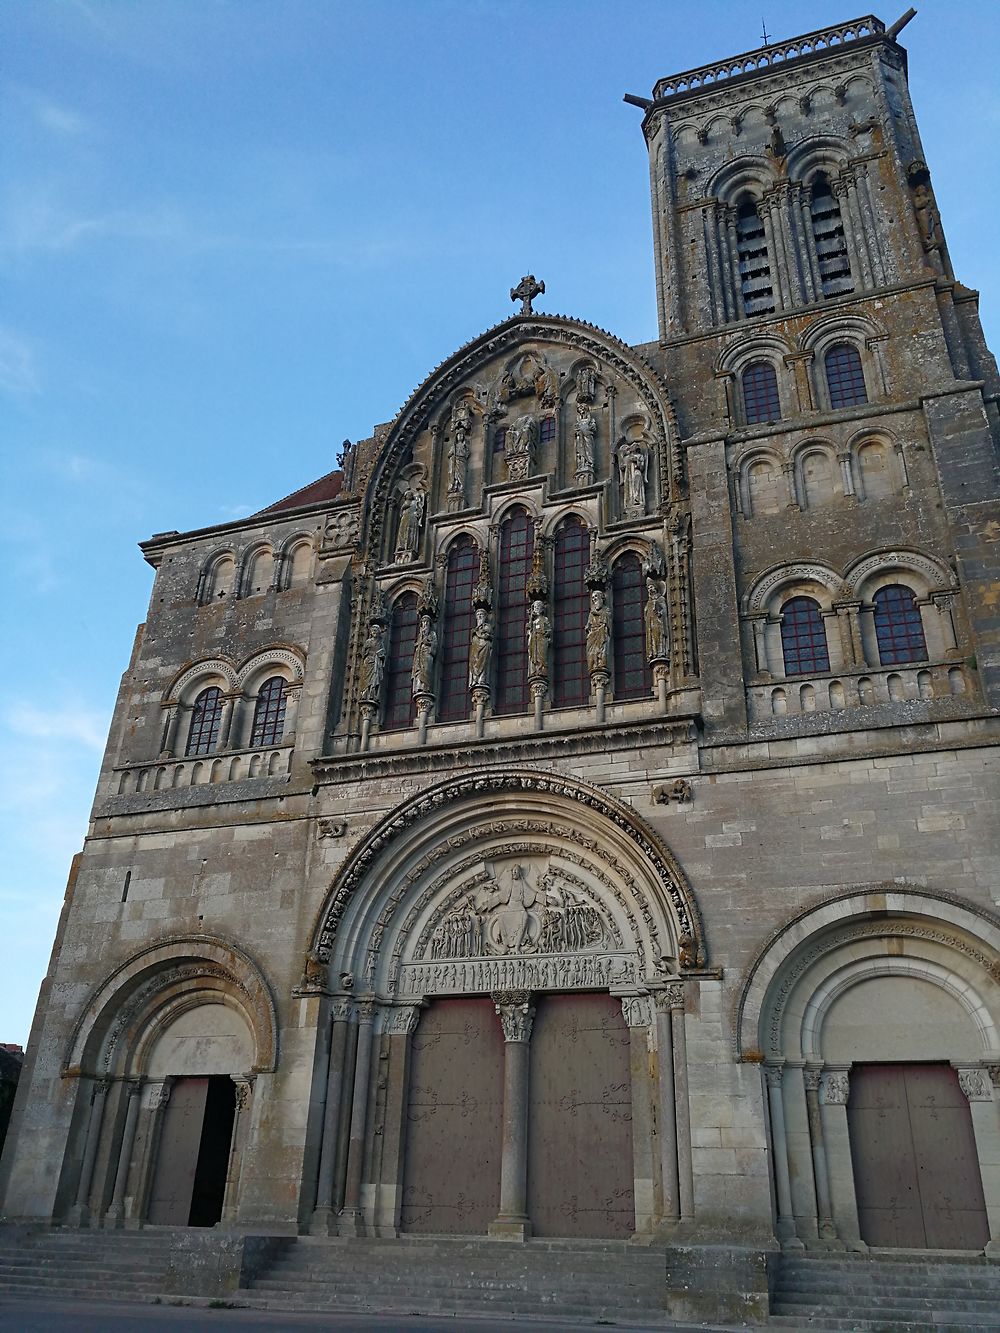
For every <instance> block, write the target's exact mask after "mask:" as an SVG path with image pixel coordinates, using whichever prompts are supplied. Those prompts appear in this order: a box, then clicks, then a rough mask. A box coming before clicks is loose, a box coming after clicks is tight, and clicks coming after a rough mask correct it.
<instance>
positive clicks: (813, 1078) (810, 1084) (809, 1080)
mask: <svg viewBox="0 0 1000 1333" xmlns="http://www.w3.org/2000/svg"><path fill="white" fill-rule="evenodd" d="M822 1079H823V1071H822V1069H803V1071H802V1080H803V1082H804V1083H805V1085H806V1092H819V1085H820V1083H821V1082H822Z"/></svg>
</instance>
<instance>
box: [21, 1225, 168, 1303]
mask: <svg viewBox="0 0 1000 1333" xmlns="http://www.w3.org/2000/svg"><path fill="white" fill-rule="evenodd" d="M172 1246H173V1234H172V1233H171V1232H169V1231H118V1232H110V1233H109V1232H101V1231H54V1230H49V1229H39V1230H37V1231H25V1230H24V1229H22V1228H6V1227H5V1228H2V1229H0V1292H3V1293H4V1294H5V1295H32V1296H52V1297H60V1296H80V1297H84V1298H90V1299H92V1300H119V1301H122V1300H145V1299H148V1298H149V1297H152V1296H158V1295H160V1294H161V1293H162V1292H165V1291H171V1290H173V1289H174V1284H173V1281H172V1279H173V1248H172Z"/></svg>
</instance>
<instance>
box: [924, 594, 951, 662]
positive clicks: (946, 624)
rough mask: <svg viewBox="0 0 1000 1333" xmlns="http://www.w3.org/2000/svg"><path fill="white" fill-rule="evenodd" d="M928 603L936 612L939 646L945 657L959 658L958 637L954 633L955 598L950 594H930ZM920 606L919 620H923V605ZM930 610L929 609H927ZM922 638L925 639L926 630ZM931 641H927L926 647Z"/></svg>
mask: <svg viewBox="0 0 1000 1333" xmlns="http://www.w3.org/2000/svg"><path fill="white" fill-rule="evenodd" d="M930 602H931V605H932V606H933V607H934V609H935V610H936V611H937V626H936V628H937V629H938V630H940V635H941V644H942V647H943V648H944V655H945V657H949V658H959V657H961V652H960V650H959V647H958V635H957V634H956V632H955V597H954V594H952V593H950V592H937V593H931V595H930ZM919 605H920V618H921V620H923V619H924V609H923V604H922V603H921V604H919ZM928 609H930V608H928ZM924 637H925V638H927V630H926V628H925V630H924ZM931 642H932V640H930V639H928V640H927V643H928V646H929V645H930V643H931Z"/></svg>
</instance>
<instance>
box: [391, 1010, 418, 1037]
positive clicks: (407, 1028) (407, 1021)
mask: <svg viewBox="0 0 1000 1333" xmlns="http://www.w3.org/2000/svg"><path fill="white" fill-rule="evenodd" d="M419 1022H420V1005H419V1004H404V1005H397V1006H395V1007H394V1008H392V1009H388V1010H387V1011H386V1014H385V1022H384V1028H383V1030H384V1031H385V1032H387V1033H388V1034H389V1035H390V1036H391V1037H410V1036H412V1035H413V1033H414V1032H416V1030H417V1024H418V1023H419Z"/></svg>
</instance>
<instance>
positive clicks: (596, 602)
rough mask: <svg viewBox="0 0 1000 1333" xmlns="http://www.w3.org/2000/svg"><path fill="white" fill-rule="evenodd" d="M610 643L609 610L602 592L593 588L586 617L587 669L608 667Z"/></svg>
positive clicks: (596, 669) (605, 668)
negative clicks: (588, 613) (588, 612)
mask: <svg viewBox="0 0 1000 1333" xmlns="http://www.w3.org/2000/svg"><path fill="white" fill-rule="evenodd" d="M610 643H611V612H610V611H609V610H608V608H607V605H606V604H605V600H604V593H603V592H602V591H601V589H600V588H595V589H594V591H593V592H592V593H591V594H590V615H589V616H588V617H587V670H588V671H589V672H590V673H591V674H593V673H594V672H595V671H604V672H606V671H607V669H608V646H609V644H610Z"/></svg>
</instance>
